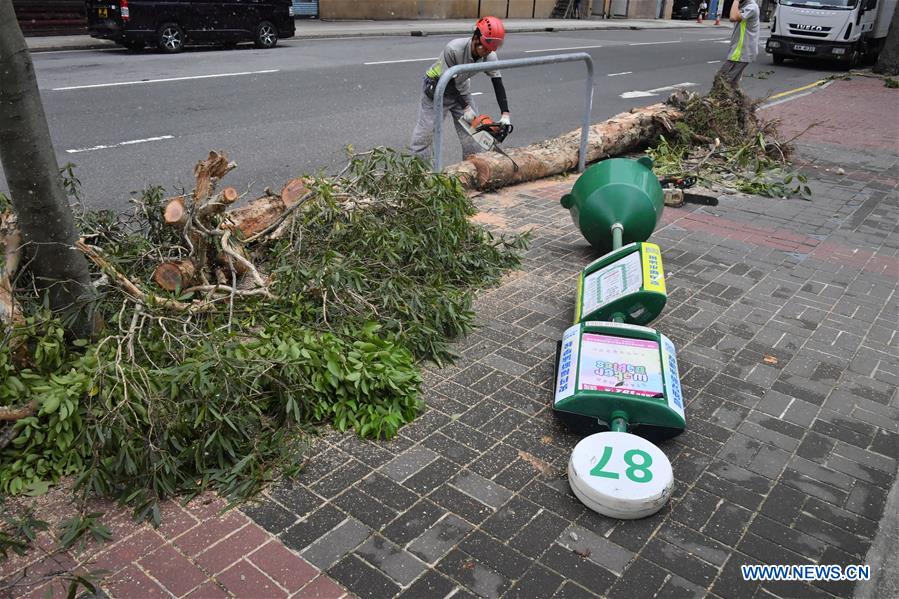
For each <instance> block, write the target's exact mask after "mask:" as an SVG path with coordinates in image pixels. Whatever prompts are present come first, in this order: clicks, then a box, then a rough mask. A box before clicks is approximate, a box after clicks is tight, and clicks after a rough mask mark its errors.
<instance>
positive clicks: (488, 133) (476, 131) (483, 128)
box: [459, 114, 518, 171]
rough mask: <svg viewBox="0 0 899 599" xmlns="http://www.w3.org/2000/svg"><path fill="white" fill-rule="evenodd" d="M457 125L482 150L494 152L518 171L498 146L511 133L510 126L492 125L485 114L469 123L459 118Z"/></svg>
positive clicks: (491, 121)
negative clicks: (503, 157) (504, 158)
mask: <svg viewBox="0 0 899 599" xmlns="http://www.w3.org/2000/svg"><path fill="white" fill-rule="evenodd" d="M459 124H460V125H462V128H463V129H465V131H467V132H468V134H469V135H470V136H471V138H472V139H473V140H474V141H475V143H477V144H478V145H479V146H481V147H482V148H484V150H487V151H489V150H496V151H497V152H499V153H500V154H502V155H503V156H505V157H506V158H508V159H509V160H511V161H512V167H513V170H516V171H517V170H518V164H516V163H515V161H514V160H512V157H511V156H509V155H508V154H506V152H505V150H503V148H502V146H501V145H500V143H501V142H503V141H505V139H506V137H508V136H509V134H510V133H512V125H511V124H505V123H494V122H493V119H491V118H490V117H489V116H487V115H486V114H481V115H478V116H476V117H475V118H474V119H473V120H472V121H471V123H469V122H468V121H466V120H465V118H464V117H459Z"/></svg>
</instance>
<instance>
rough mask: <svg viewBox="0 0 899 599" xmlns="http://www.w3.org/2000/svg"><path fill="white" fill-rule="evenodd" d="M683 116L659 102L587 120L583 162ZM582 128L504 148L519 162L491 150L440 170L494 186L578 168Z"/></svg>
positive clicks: (640, 143) (473, 185) (635, 143)
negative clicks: (593, 121)
mask: <svg viewBox="0 0 899 599" xmlns="http://www.w3.org/2000/svg"><path fill="white" fill-rule="evenodd" d="M681 116H682V114H681V112H680V110H679V109H677V108H676V107H674V106H672V105H669V104H664V103H659V104H653V105H651V106H646V107H645V108H635V109H633V110H631V111H630V112H624V113H621V114H618V115H616V116H614V117H612V118H611V119H609V120H607V121H603V122H601V123H596V124H595V125H592V126H591V127H590V130H589V134H588V136H587V156H586V162H587V164H590V163H591V162H596V161H597V160H601V159H603V158H608V157H609V156H616V155H618V154H624V153H626V152H632V151H635V150H638V149H640V148H643V147H645V146H646V145H648V144H649V143H651V142H653V141H655V140H656V139H657V138H658V136H659V135H660V134H661V133H663V132H664V131H665V130H667V129H668V128H669V127H670V126H671V123H673V122H674V121H677V120H678V119H680V118H681ZM580 139H581V130H580V129H576V130H574V131H571V132H569V133H566V134H564V135H562V136H560V137H556V138H553V139H548V140H545V141H542V142H539V143H536V144H532V145H529V146H525V147H522V148H510V149H507V150H506V153H507V154H509V156H510V157H511V158H512V159H513V160H515V162H516V163H517V164H518V167H519V168H518V170H517V171H516V170H515V168H514V165H513V164H512V161H511V160H509V158H506V157H505V156H503V155H502V154H499V153H496V152H483V153H481V154H475V155H474V156H472V157H470V158H468V159H467V160H463V161H462V162H460V163H458V164H454V165H451V166H448V167H447V168H446V169H445V172H446V173H447V174H450V175H456V176H458V177H459V180H460V181H461V182H462V185H463V187H465V188H466V189H480V190H487V189H497V188H499V187H504V186H506V185H513V184H515V183H523V182H525V181H533V180H535V179H542V178H544V177H549V176H552V175H558V174H560V173H564V172H567V171H570V170H573V169H575V168H577V163H578V153H579V152H580Z"/></svg>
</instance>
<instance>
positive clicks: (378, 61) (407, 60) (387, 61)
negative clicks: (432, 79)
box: [362, 56, 437, 65]
mask: <svg viewBox="0 0 899 599" xmlns="http://www.w3.org/2000/svg"><path fill="white" fill-rule="evenodd" d="M426 60H437V57H436V56H435V57H433V58H403V59H402V60H376V61H374V62H363V63H362V64H364V65H372V64H396V63H398V62H424V61H426Z"/></svg>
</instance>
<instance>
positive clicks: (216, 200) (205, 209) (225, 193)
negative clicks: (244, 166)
mask: <svg viewBox="0 0 899 599" xmlns="http://www.w3.org/2000/svg"><path fill="white" fill-rule="evenodd" d="M239 197H240V194H239V193H237V190H236V189H234V188H233V187H226V188H225V189H223V190H222V191H221V193H218V194H216V195H215V196H213V197H211V198H209V199H208V200H204V201H203V202H202V203H201V204H200V207H199V208H197V220H198V221H200V222H201V223H203V224H204V225H207V224H208V222H207V219H209V217H211V216H214V215H216V214H221V213H222V212H224V211H225V208H227V207H228V206H230V205H231V204H233V203H234V202H236V201H237V198H239Z"/></svg>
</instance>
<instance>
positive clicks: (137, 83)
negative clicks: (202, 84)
mask: <svg viewBox="0 0 899 599" xmlns="http://www.w3.org/2000/svg"><path fill="white" fill-rule="evenodd" d="M278 70H279V69H266V70H264V71H241V72H239V73H218V74H215V75H193V76H190V77H166V78H165V79H141V80H140V81H119V82H117V83H94V84H93V85H71V86H69V87H54V88H52V91H55V92H63V91H69V90H73V89H92V88H97V87H118V86H122V85H143V84H145V83H168V82H170V81H193V80H194V79H213V78H216V77H240V76H242V75H262V74H265V73H277V72H278Z"/></svg>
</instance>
